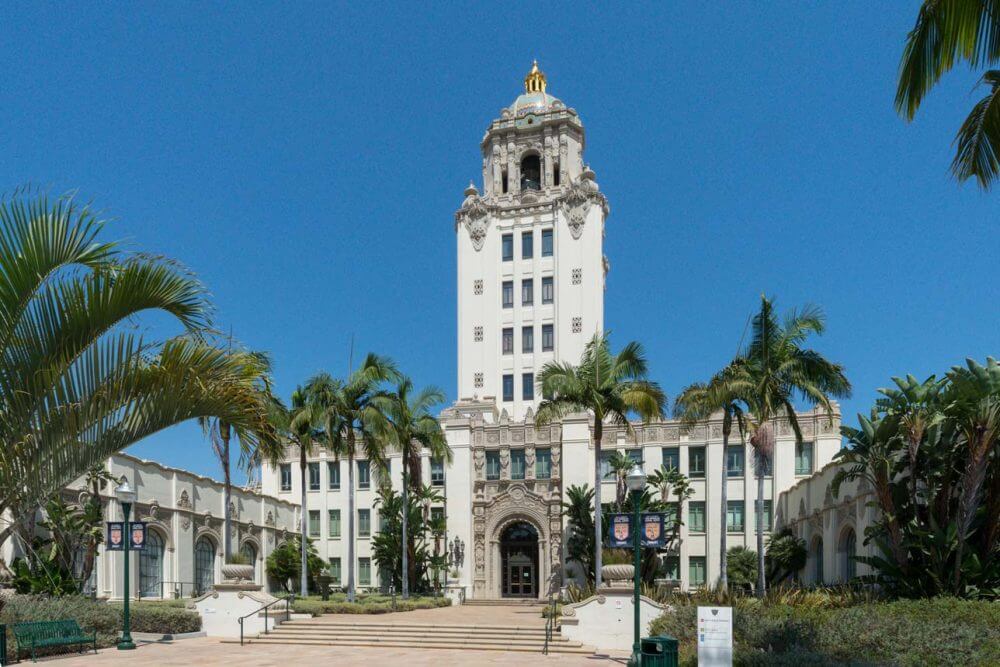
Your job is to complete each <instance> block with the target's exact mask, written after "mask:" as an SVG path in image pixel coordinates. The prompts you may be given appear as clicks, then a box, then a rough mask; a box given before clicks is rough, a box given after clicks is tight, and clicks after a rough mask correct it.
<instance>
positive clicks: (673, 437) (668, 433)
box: [663, 426, 681, 442]
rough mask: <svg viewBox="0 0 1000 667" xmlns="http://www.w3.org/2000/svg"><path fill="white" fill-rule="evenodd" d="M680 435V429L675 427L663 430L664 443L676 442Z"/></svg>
mask: <svg viewBox="0 0 1000 667" xmlns="http://www.w3.org/2000/svg"><path fill="white" fill-rule="evenodd" d="M680 435H681V432H680V429H679V428H677V427H676V426H668V427H667V428H665V429H663V439H664V440H665V441H666V442H677V441H678V440H680Z"/></svg>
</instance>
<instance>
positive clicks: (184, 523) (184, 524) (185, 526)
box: [181, 514, 191, 530]
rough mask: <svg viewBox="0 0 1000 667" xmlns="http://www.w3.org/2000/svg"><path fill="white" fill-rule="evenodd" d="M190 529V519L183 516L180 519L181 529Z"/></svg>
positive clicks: (187, 516)
mask: <svg viewBox="0 0 1000 667" xmlns="http://www.w3.org/2000/svg"><path fill="white" fill-rule="evenodd" d="M190 527H191V517H190V516H189V515H187V514H185V515H184V517H183V518H182V519H181V528H183V529H184V530H187V529H188V528H190Z"/></svg>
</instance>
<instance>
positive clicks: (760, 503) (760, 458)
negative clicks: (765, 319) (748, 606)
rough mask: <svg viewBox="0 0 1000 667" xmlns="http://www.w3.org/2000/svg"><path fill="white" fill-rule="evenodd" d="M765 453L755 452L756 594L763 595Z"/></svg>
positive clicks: (764, 586)
mask: <svg viewBox="0 0 1000 667" xmlns="http://www.w3.org/2000/svg"><path fill="white" fill-rule="evenodd" d="M766 460H767V455H766V454H764V453H763V452H761V453H758V454H757V502H756V504H755V505H754V507H755V508H756V520H757V595H758V596H759V597H764V592H765V589H766V587H767V582H766V581H765V578H764V512H763V511H762V510H763V509H764V464H765V461H766Z"/></svg>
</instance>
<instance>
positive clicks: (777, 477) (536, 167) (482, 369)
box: [262, 64, 840, 599]
mask: <svg viewBox="0 0 1000 667" xmlns="http://www.w3.org/2000/svg"><path fill="white" fill-rule="evenodd" d="M584 147H585V132H584V128H583V123H582V122H581V120H580V116H579V115H578V114H577V112H576V110H574V109H573V108H571V107H568V106H567V105H565V104H564V103H563V102H562V101H560V100H559V99H558V98H556V97H554V96H553V95H551V94H550V93H549V92H548V90H547V85H546V80H545V75H544V74H543V73H542V72H540V71H539V70H538V66H537V64H536V65H535V66H534V67H533V68H532V70H531V72H530V73H529V74H528V76H527V77H526V78H525V91H524V93H523V94H521V95H519V96H518V97H517V98H516V99H515V100H514V102H513V103H512V104H511V105H510V106H509V107H507V108H505V109H503V110H502V111H501V113H500V118H498V119H495V120H494V121H492V122H491V123H490V125H489V127H488V128H487V130H486V134H485V136H484V137H483V139H482V141H481V143H480V150H481V152H482V164H483V173H482V178H483V186H482V190H480V189H479V188H477V187H476V186H475V185H473V184H470V185H469V187H468V188H466V190H465V199H464V201H463V202H462V205H461V207H460V208H459V210H458V211H457V212H456V214H455V240H456V246H457V261H458V272H457V273H458V304H457V305H458V390H459V397H460V398H459V399H458V400H457V401H456V402H455V403H454V404H453V405H452V406H450V407H449V408H447V409H446V410H444V411H443V412H442V414H441V423H442V426H443V428H444V430H445V433H446V436H447V440H448V444H449V446H450V447H451V450H452V452H453V460H452V461H451V463H449V464H447V465H445V464H444V463H443V462H442V461H436V460H432V459H430V458H429V456H427V455H426V454H425V456H424V458H423V467H424V469H423V471H422V478H423V479H425V480H430V481H431V484H432V485H433V486H435V487H437V488H438V489H439V491H440V492H441V495H442V497H443V498H444V502H443V503H442V504H441V505H440V507H433V508H431V510H430V511H431V512H440V513H443V514H444V515H445V516H446V517H447V540H448V541H449V542H450V541H452V540H454V539H455V538H458V539H460V540H461V541H462V542H463V543H464V544H465V545H466V549H465V559H464V562H463V563H462V565H461V566H460V567H459V568H458V570H459V572H458V574H459V577H458V582H457V585H458V586H461V587H463V588H464V594H465V596H466V597H468V598H477V599H493V598H501V597H545V596H546V595H548V594H549V593H550V592H553V591H555V590H558V589H559V588H560V587H562V586H564V585H566V584H567V583H569V582H570V581H572V580H574V579H576V580H579V573H578V571H577V570H576V567H575V565H574V564H567V562H566V553H565V550H564V548H563V545H564V544H565V543H566V541H567V537H568V535H567V531H568V526H567V522H566V520H565V518H564V517H563V516H562V502H563V500H564V499H565V494H566V489H567V488H568V487H569V486H570V485H581V486H582V485H584V484H592V481H593V479H594V470H593V466H594V455H593V447H594V444H593V442H592V437H591V435H592V430H591V423H590V422H591V420H590V418H589V417H588V415H586V414H579V415H572V416H569V417H567V418H565V419H563V420H562V421H561V422H559V423H554V424H551V425H546V426H536V425H535V423H534V417H533V413H534V411H535V410H536V409H537V406H538V403H539V402H540V399H541V397H540V395H539V391H538V387H537V385H536V376H537V374H538V372H539V370H540V369H541V368H542V367H543V366H544V365H545V364H546V363H548V362H550V361H557V360H558V361H566V362H570V363H578V362H579V360H580V356H581V353H582V352H583V349H584V345H585V344H586V342H587V341H588V340H590V338H591V337H593V335H594V334H595V333H597V332H600V331H602V330H603V328H604V282H605V278H606V274H607V267H608V263H607V261H606V260H605V257H604V254H603V239H604V231H605V230H604V225H605V220H606V218H607V215H608V212H609V208H608V201H607V199H606V197H605V196H604V194H603V193H601V191H600V188H599V187H598V184H597V182H596V180H595V174H594V172H593V171H592V170H591V169H590V168H589V167H588V166H587V164H586V162H585V161H584V155H583V153H584ZM798 418H799V423H800V424H801V427H802V431H803V434H804V436H805V437H806V439H807V442H806V443H805V444H804V446H803V447H801V448H796V447H795V444H794V436H793V434H792V432H791V429H790V427H789V425H788V423H787V422H782V421H779V422H778V424H777V435H778V437H777V446H776V448H775V457H774V462H773V466H772V468H773V470H772V471H771V474H769V475H768V476H767V478H766V484H765V503H764V511H765V513H766V516H765V517H764V523H765V524H766V525H767V526H771V525H773V523H774V522H773V518H772V516H771V514H772V512H771V507H772V502H773V500H772V499H775V498H777V497H778V494H780V493H781V492H782V491H784V490H786V489H789V488H790V487H792V486H793V485H795V484H796V483H797V482H799V481H800V480H802V479H804V478H806V477H808V476H809V475H811V474H812V473H813V471H814V470H816V469H817V468H818V467H822V466H824V465H825V464H827V463H828V462H830V461H831V460H832V458H833V456H834V454H835V453H836V452H837V450H838V449H839V448H840V436H839V427H840V415H839V413H838V414H835V415H834V416H833V419H832V420H831V419H829V418H828V417H827V416H826V415H825V414H824V413H821V412H818V411H817V412H808V413H803V414H800V415H799V417H798ZM634 433H635V435H634V436H633V435H631V434H629V433H628V432H627V431H626V430H625V429H622V428H616V427H614V426H611V425H608V426H606V427H605V429H604V435H603V439H602V442H601V449H602V457H603V459H604V460H607V459H609V458H610V457H611V456H612V455H613V453H614V452H615V451H623V452H625V453H626V454H627V455H629V456H631V457H633V458H634V459H635V460H636V461H641V462H642V464H643V466H644V467H645V469H646V470H647V472H652V471H654V470H655V469H656V468H658V467H659V466H660V465H661V464H664V463H665V464H667V465H673V466H676V467H677V468H678V469H679V470H680V471H681V472H682V473H684V474H685V475H687V476H688V477H689V478H690V479H691V484H692V487H693V489H694V495H693V496H692V497H691V498H690V500H689V501H688V502H687V503H686V508H685V514H684V517H683V519H684V525H683V526H682V528H681V531H680V536H681V540H680V544H681V546H680V549H679V553H677V554H676V555H674V556H672V557H670V558H669V559H668V566H669V569H670V570H672V572H671V576H672V577H673V578H675V579H677V580H679V581H680V582H681V585H682V586H683V587H684V588H688V587H696V586H701V585H704V584H706V583H710V582H712V581H714V580H715V579H716V578H717V577H718V574H719V572H718V562H719V561H718V548H719V546H718V545H719V536H720V531H722V530H726V531H728V533H729V540H728V543H729V546H730V547H732V546H737V545H748V546H751V548H753V545H754V539H755V538H754V526H755V525H756V523H755V521H756V517H755V514H754V503H753V500H754V498H755V492H756V480H755V478H754V473H753V470H752V466H751V465H750V464H749V462H750V461H751V453H750V449H749V445H747V446H742V445H735V446H730V447H729V449H728V451H723V446H722V424H721V417H720V418H719V419H716V420H710V421H709V422H707V423H705V424H704V425H702V426H699V427H697V428H694V429H693V430H691V431H690V432H684V431H683V430H682V429H681V428H680V426H679V425H678V424H677V423H676V422H673V421H665V422H658V423H651V424H639V423H636V424H635V425H634ZM355 465H356V466H357V471H356V474H355V480H356V482H357V485H358V488H357V489H355V493H356V511H357V516H356V517H355V522H356V524H355V525H356V526H357V527H358V530H357V535H356V537H355V540H356V544H355V549H354V553H355V558H357V562H356V563H355V571H356V572H357V581H356V582H355V583H356V585H358V586H360V587H362V588H365V587H377V586H379V585H380V584H381V583H382V582H380V578H379V573H378V572H377V568H376V567H375V565H374V563H373V560H372V551H371V537H372V534H373V533H374V531H376V530H377V527H378V525H379V522H378V517H377V515H378V508H377V507H376V506H375V505H374V500H375V497H376V495H375V494H376V487H377V484H376V483H374V482H373V479H372V477H373V471H372V470H371V469H370V466H369V463H368V462H367V461H364V460H360V461H355ZM346 466H347V462H346V461H345V460H340V459H337V458H336V457H334V456H333V455H332V454H331V453H329V452H323V451H319V452H317V453H316V455H315V456H314V457H313V458H311V459H310V462H309V470H308V475H307V484H308V488H307V490H306V502H307V507H306V512H307V516H308V526H309V534H310V537H312V538H313V539H314V540H315V543H316V545H317V548H318V551H319V553H320V554H321V555H322V556H323V557H324V558H325V559H327V560H328V561H329V563H330V564H331V570H332V571H333V575H334V578H335V580H339V583H340V584H341V585H344V586H346V585H347V582H346V576H347V567H346V559H347V557H348V549H347V544H346V543H345V542H346V533H347V531H346V524H347V520H346V519H347V517H346V514H347V511H348V501H347V488H346V484H347V481H346V480H347V479H348V474H347V470H346ZM723 466H725V469H726V478H725V479H726V481H725V483H726V485H727V497H728V500H727V506H726V508H725V510H723V508H722V507H721V505H720V499H721V490H722V488H721V487H722V483H723V482H722V470H723ZM389 471H390V477H391V482H392V485H393V487H394V488H395V489H397V490H399V489H400V488H401V485H402V466H401V461H400V457H399V456H398V455H395V456H392V457H391V458H390V466H389ZM605 479H606V481H605V488H604V489H603V490H602V497H603V498H613V497H614V481H613V479H611V477H610V476H607V477H606V478H605ZM299 480H300V477H299V474H298V463H297V455H296V454H292V453H290V456H289V457H288V458H287V460H286V462H285V463H283V464H281V465H280V466H279V467H278V468H274V469H265V471H264V473H263V475H262V484H263V491H264V493H266V494H269V495H274V496H276V497H278V498H280V499H284V500H288V501H289V502H292V503H295V502H297V501H298V499H299V498H300V488H299ZM724 515H725V521H723V516H724ZM724 523H725V525H723V524H724Z"/></svg>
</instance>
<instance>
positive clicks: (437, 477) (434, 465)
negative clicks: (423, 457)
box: [431, 459, 444, 486]
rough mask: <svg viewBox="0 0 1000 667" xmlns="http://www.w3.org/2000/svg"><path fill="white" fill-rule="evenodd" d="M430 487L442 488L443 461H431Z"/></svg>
mask: <svg viewBox="0 0 1000 667" xmlns="http://www.w3.org/2000/svg"><path fill="white" fill-rule="evenodd" d="M431 486H444V459H431Z"/></svg>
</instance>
